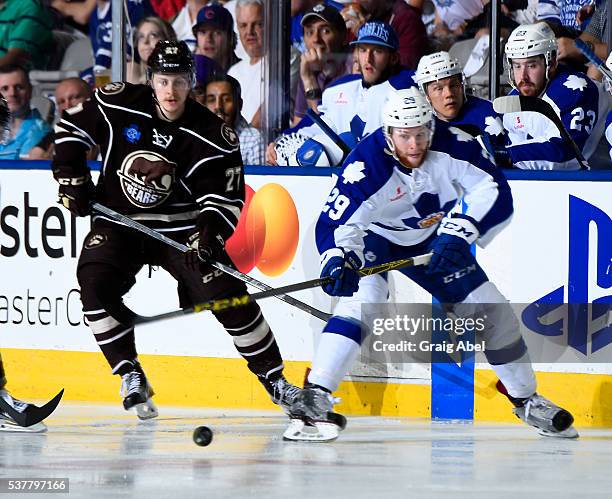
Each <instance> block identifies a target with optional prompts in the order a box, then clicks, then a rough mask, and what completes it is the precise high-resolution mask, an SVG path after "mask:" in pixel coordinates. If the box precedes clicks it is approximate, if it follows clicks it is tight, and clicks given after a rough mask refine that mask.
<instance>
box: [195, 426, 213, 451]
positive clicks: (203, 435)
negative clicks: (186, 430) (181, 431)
mask: <svg viewBox="0 0 612 499" xmlns="http://www.w3.org/2000/svg"><path fill="white" fill-rule="evenodd" d="M212 439H213V432H212V430H211V429H210V428H209V427H208V426H198V427H197V428H196V429H195V430H193V441H194V442H195V443H196V445H199V446H200V447H206V446H207V445H208V444H210V443H211V442H212Z"/></svg>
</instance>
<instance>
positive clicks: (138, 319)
mask: <svg viewBox="0 0 612 499" xmlns="http://www.w3.org/2000/svg"><path fill="white" fill-rule="evenodd" d="M430 260H431V253H426V254H425V255H419V256H415V257H413V258H406V259H404V260H396V261H393V262H389V263H383V264H381V265H376V266H374V267H366V268H364V269H361V270H359V271H358V273H359V275H360V276H361V277H366V276H370V275H374V274H380V273H381V272H389V271H391V270H398V269H402V268H405V267H413V266H415V265H426V264H428V263H429V261H430ZM332 281H333V279H332V278H331V277H322V278H319V279H312V280H310V281H304V282H298V283H296V284H289V285H287V286H282V287H280V288H271V289H269V290H266V291H261V292H260V293H253V294H246V295H242V296H234V297H232V298H224V299H221V300H210V301H207V302H204V303H199V304H197V305H194V306H193V307H188V308H182V309H180V310H174V311H172V312H165V313H162V314H157V315H151V316H144V315H136V316H135V317H134V318H133V323H132V324H133V325H136V324H147V323H151V322H157V321H161V320H165V319H172V318H174V317H182V316H184V315H190V314H197V313H199V312H203V311H205V310H210V311H212V312H218V311H221V310H227V309H229V308H234V307H242V306H244V305H247V304H248V303H252V302H256V301H258V300H263V299H264V298H269V297H272V296H275V297H276V296H278V295H279V294H285V293H293V292H295V291H301V290H304V289H310V288H316V287H319V286H322V285H324V284H327V283H331V282H332ZM327 316H328V318H330V317H331V315H330V314H327Z"/></svg>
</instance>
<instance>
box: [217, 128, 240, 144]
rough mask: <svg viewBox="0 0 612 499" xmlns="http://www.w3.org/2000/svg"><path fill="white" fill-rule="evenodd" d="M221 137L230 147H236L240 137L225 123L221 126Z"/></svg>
mask: <svg viewBox="0 0 612 499" xmlns="http://www.w3.org/2000/svg"><path fill="white" fill-rule="evenodd" d="M221 136H222V137H223V138H224V139H225V141H226V142H227V143H228V144H229V145H230V146H232V147H234V146H237V145H238V135H236V132H235V131H234V129H233V128H231V127H229V126H227V125H226V124H225V123H223V125H221Z"/></svg>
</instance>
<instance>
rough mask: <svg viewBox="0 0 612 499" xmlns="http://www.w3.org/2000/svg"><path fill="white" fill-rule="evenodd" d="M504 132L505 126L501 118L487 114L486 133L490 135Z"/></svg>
mask: <svg viewBox="0 0 612 499" xmlns="http://www.w3.org/2000/svg"><path fill="white" fill-rule="evenodd" d="M503 132H504V126H503V125H502V122H501V120H500V119H499V118H496V117H494V116H487V117H486V118H485V133H488V134H489V135H501V134H502V133H503Z"/></svg>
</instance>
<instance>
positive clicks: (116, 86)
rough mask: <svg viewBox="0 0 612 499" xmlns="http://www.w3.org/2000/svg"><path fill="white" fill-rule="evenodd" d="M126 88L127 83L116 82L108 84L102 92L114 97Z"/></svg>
mask: <svg viewBox="0 0 612 499" xmlns="http://www.w3.org/2000/svg"><path fill="white" fill-rule="evenodd" d="M124 88H125V83H122V82H120V81H114V82H112V83H107V84H106V85H104V86H103V87H100V92H102V93H103V94H104V95H114V94H118V93H119V92H123V89H124Z"/></svg>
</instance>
